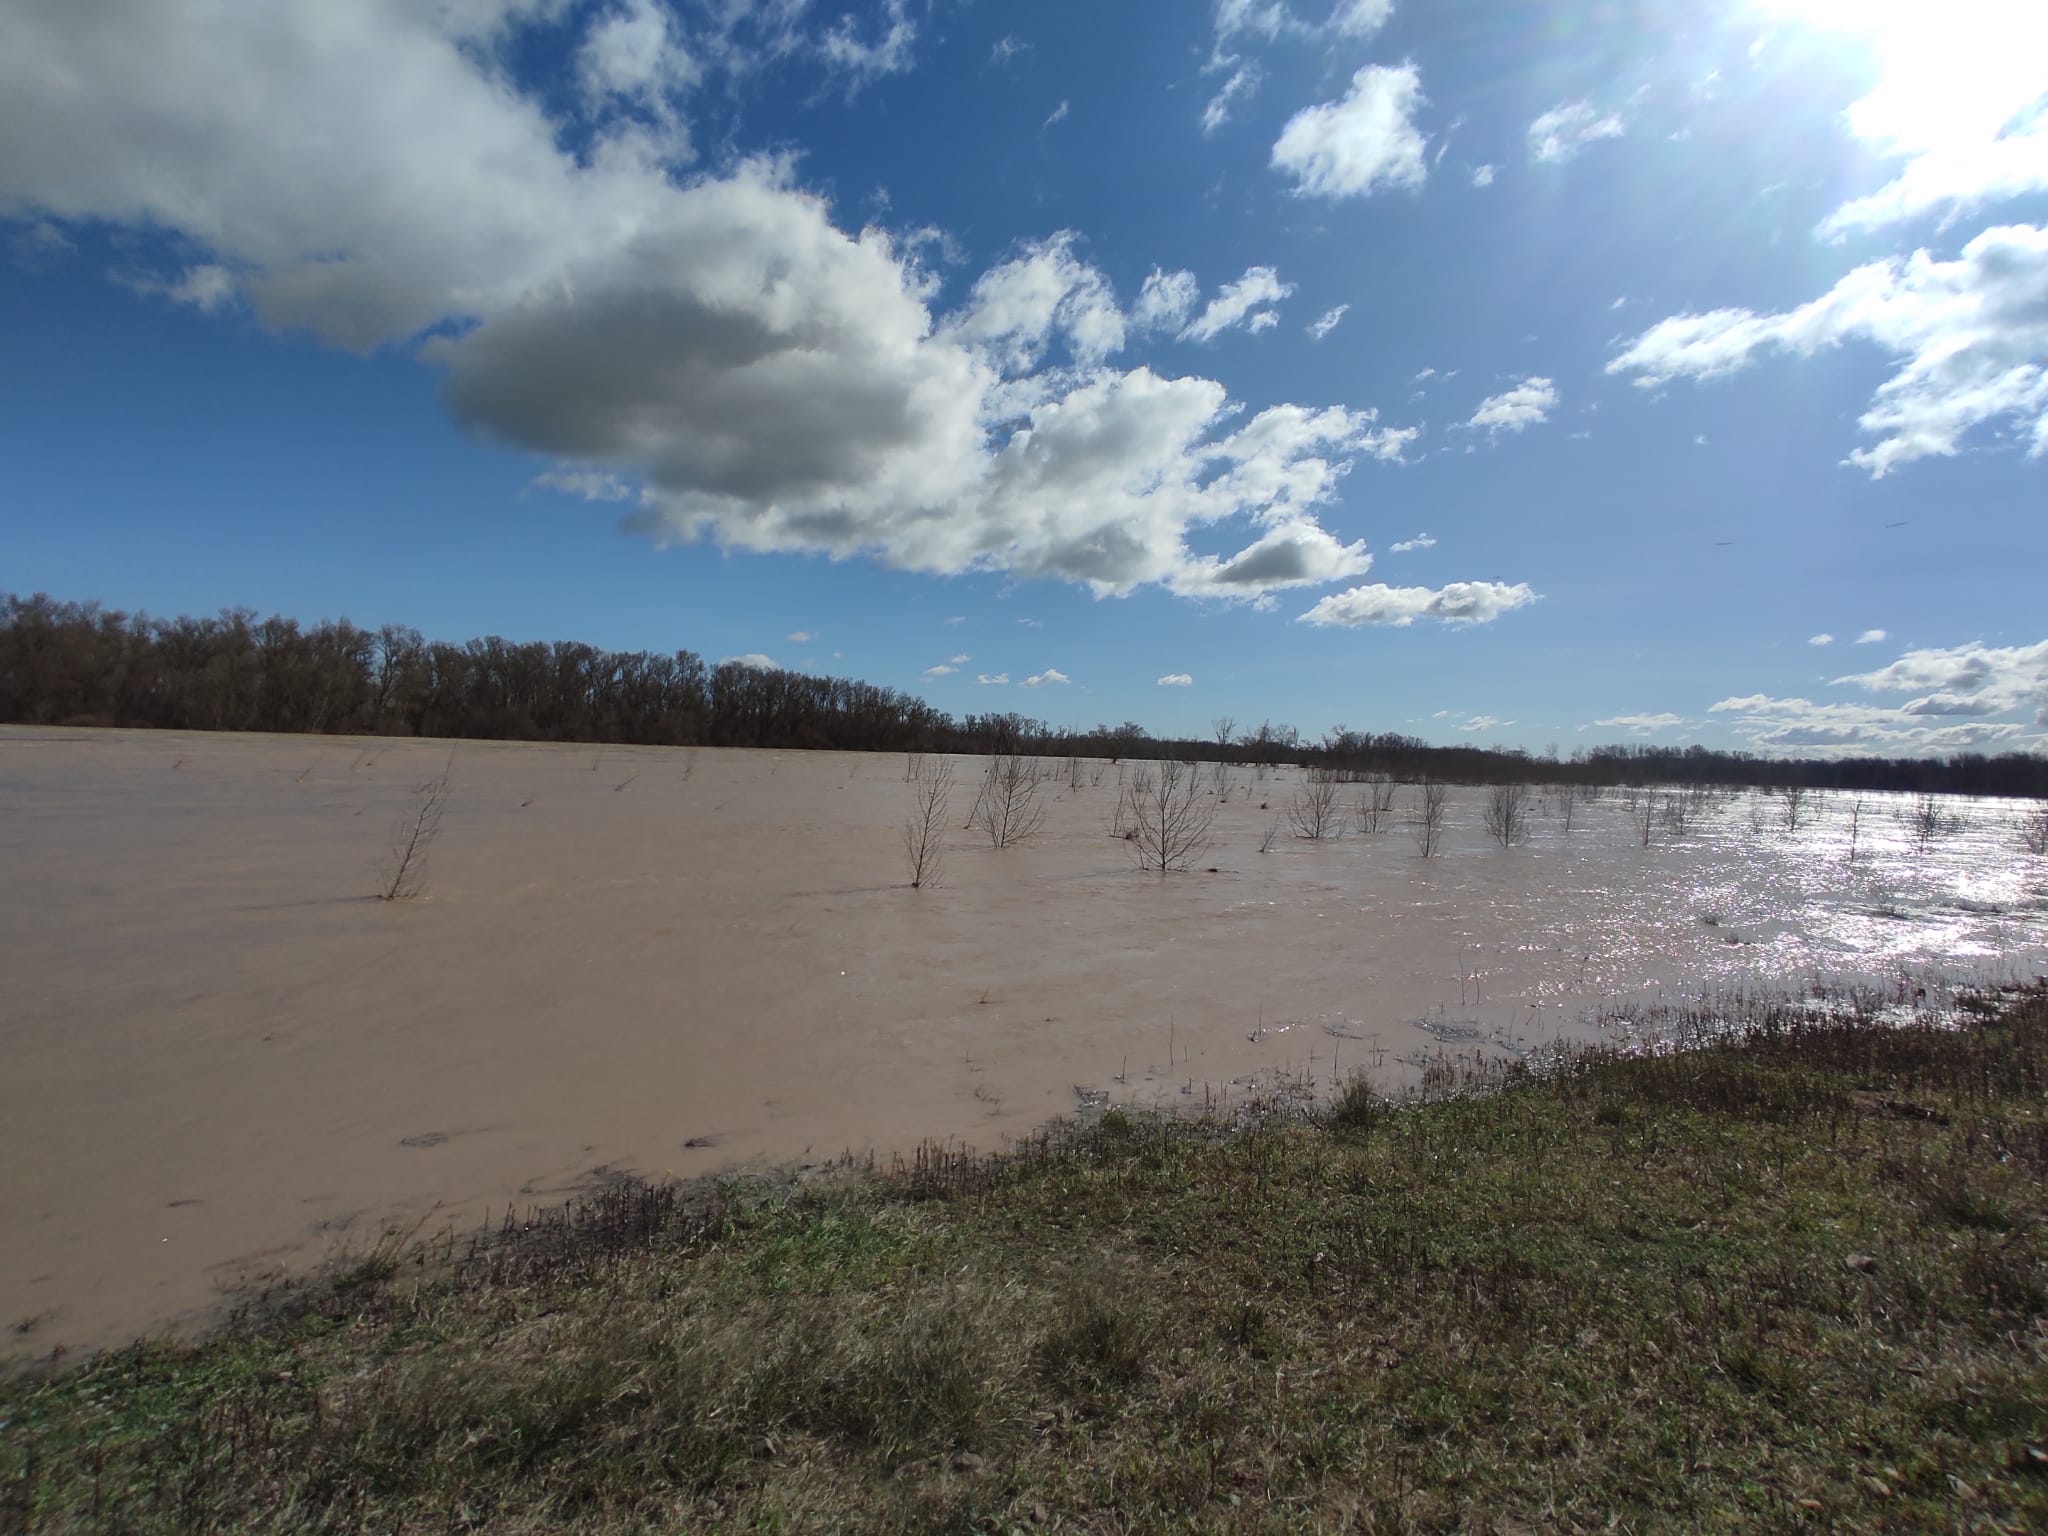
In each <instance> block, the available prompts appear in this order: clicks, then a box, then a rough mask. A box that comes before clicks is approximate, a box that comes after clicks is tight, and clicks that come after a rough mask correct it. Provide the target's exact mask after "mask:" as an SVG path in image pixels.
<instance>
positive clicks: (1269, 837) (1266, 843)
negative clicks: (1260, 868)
mask: <svg viewBox="0 0 2048 1536" xmlns="http://www.w3.org/2000/svg"><path fill="white" fill-rule="evenodd" d="M1279 835H1280V818H1279V817H1278V816H1275V817H1274V818H1273V819H1272V820H1271V821H1269V822H1267V823H1266V830H1265V831H1264V832H1263V833H1262V834H1260V837H1259V852H1261V853H1271V852H1272V851H1273V839H1274V838H1276V837H1278V836H1279Z"/></svg>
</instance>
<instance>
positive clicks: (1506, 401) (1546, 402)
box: [1465, 375, 1559, 434]
mask: <svg viewBox="0 0 2048 1536" xmlns="http://www.w3.org/2000/svg"><path fill="white" fill-rule="evenodd" d="M1558 398H1559V397H1558V393H1557V386H1556V385H1555V384H1553V383H1551V382H1550V380H1548V379H1546V378H1541V377H1537V376H1535V375H1531V376H1530V377H1529V378H1526V379H1524V380H1522V382H1521V383H1519V384H1517V385H1515V386H1514V388H1512V389H1505V390H1502V391H1501V392H1500V393H1499V394H1497V395H1488V396H1487V397H1486V398H1485V399H1484V400H1482V401H1480V402H1479V409H1478V410H1476V411H1474V412H1473V413H1472V417H1471V419H1470V420H1469V421H1467V422H1466V423H1465V425H1466V426H1468V427H1472V428H1475V429H1477V428H1484V429H1485V430H1486V431H1488V432H1492V433H1496V434H1498V433H1501V432H1520V431H1522V430H1524V429H1525V428H1528V427H1534V426H1540V425H1541V424H1542V423H1543V422H1545V421H1547V420H1549V419H1550V413H1551V412H1552V411H1554V410H1556V409H1557V402H1558Z"/></svg>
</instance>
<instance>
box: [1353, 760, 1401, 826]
mask: <svg viewBox="0 0 2048 1536" xmlns="http://www.w3.org/2000/svg"><path fill="white" fill-rule="evenodd" d="M1393 811H1394V781H1393V780H1392V779H1390V778H1389V777H1387V775H1385V774H1384V773H1375V774H1373V775H1371V776H1370V777H1368V778H1367V779H1366V781H1365V788H1364V789H1363V790H1361V791H1360V792H1359V796H1358V806H1357V812H1358V830H1359V831H1361V832H1384V831H1386V830H1387V819H1388V817H1390V816H1391V815H1392V814H1393Z"/></svg>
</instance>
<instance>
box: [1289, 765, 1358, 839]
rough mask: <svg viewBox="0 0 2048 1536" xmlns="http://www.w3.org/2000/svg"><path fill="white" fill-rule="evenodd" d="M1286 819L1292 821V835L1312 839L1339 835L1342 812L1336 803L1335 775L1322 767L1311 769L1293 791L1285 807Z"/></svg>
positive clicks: (1341, 831)
mask: <svg viewBox="0 0 2048 1536" xmlns="http://www.w3.org/2000/svg"><path fill="white" fill-rule="evenodd" d="M1287 819H1288V820H1289V821H1291V822H1293V823H1294V835H1295V836H1296V837H1305V838H1308V839H1309V840H1310V841H1312V842H1318V843H1319V842H1322V841H1323V840H1324V839H1325V838H1331V837H1337V836H1340V835H1341V834H1342V833H1343V831H1344V817H1343V813H1342V812H1341V811H1340V810H1339V809H1338V806H1337V777H1336V775H1335V774H1333V773H1329V772H1327V771H1326V770H1322V769H1311V770H1310V772H1309V776H1308V782H1306V783H1305V784H1303V785H1302V786H1301V788H1300V789H1298V790H1296V791H1295V792H1294V800H1293V802H1292V803H1291V804H1290V805H1289V806H1288V807H1287Z"/></svg>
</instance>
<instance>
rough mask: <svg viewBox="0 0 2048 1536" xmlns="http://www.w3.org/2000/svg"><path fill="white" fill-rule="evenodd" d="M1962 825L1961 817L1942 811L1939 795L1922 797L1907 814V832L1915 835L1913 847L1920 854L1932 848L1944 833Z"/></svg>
mask: <svg viewBox="0 0 2048 1536" xmlns="http://www.w3.org/2000/svg"><path fill="white" fill-rule="evenodd" d="M1961 825H1962V818H1961V817H1960V816H1951V815H1950V814H1948V812H1946V811H1944V810H1943V809H1942V807H1941V796H1939V795H1921V796H1920V797H1919V798H1918V799H1916V800H1915V801H1914V802H1913V808H1912V809H1911V810H1910V811H1908V812H1907V813H1906V830H1907V831H1908V832H1910V833H1912V834H1913V847H1914V849H1915V850H1916V851H1917V852H1920V853H1925V852H1926V851H1927V850H1928V849H1929V848H1930V847H1932V846H1933V845H1934V840H1935V839H1936V838H1937V837H1939V836H1941V835H1942V834H1943V833H1944V832H1953V831H1955V830H1956V829H1957V828H1958V827H1960V826H1961Z"/></svg>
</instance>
